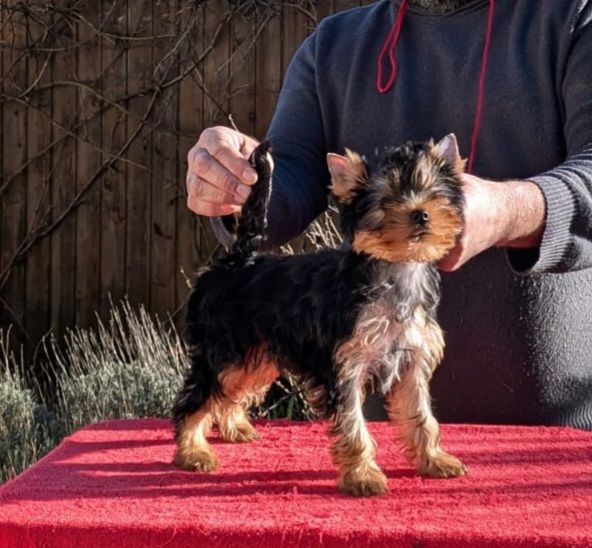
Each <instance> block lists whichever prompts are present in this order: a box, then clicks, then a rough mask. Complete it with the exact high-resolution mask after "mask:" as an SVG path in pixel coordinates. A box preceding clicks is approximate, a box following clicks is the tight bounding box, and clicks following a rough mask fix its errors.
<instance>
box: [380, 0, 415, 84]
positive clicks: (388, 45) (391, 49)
mask: <svg viewBox="0 0 592 548" xmlns="http://www.w3.org/2000/svg"><path fill="white" fill-rule="evenodd" d="M408 3H409V0H402V2H401V5H400V6H399V10H398V11H397V18H396V19H395V22H394V24H393V28H392V29H391V31H390V32H389V34H388V36H387V37H386V40H385V42H384V45H383V46H382V49H381V50H380V54H379V55H378V74H377V76H376V89H377V90H378V92H379V93H386V92H387V91H389V90H390V89H391V88H392V87H393V84H394V83H395V80H396V79H397V61H396V60H395V48H396V47H397V42H398V41H399V36H400V35H401V29H402V28H403V20H404V19H405V12H406V11H407V4H408ZM387 51H388V56H389V62H390V65H391V75H390V76H389V79H388V81H387V83H386V84H384V85H383V84H382V64H383V62H384V56H385V55H386V52H387Z"/></svg>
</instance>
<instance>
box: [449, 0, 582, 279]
mask: <svg viewBox="0 0 592 548" xmlns="http://www.w3.org/2000/svg"><path fill="white" fill-rule="evenodd" d="M574 26H575V29H576V30H575V31H574V34H573V41H572V44H571V47H570V48H569V54H568V56H567V58H566V62H565V71H564V78H563V83H562V95H563V106H564V108H565V139H566V147H567V159H566V161H565V162H564V163H562V164H561V165H559V166H557V167H556V168H554V169H552V170H550V171H548V172H546V173H543V174H541V175H537V176H534V177H531V178H529V181H509V182H504V183H495V182H492V181H485V180H483V179H478V178H476V177H471V176H465V180H466V181H467V186H466V198H467V200H466V201H467V219H466V226H465V231H464V234H463V236H462V237H461V238H460V239H459V242H458V245H457V246H456V247H455V248H454V249H453V251H452V252H451V254H450V255H449V256H448V257H446V258H445V259H444V260H443V261H442V263H441V264H440V265H439V266H440V268H441V269H442V270H447V271H450V270H456V269H457V268H459V267H460V266H461V265H462V264H464V263H465V262H466V261H468V260H469V259H470V258H471V257H473V256H475V255H477V254H478V253H480V252H481V251H483V250H485V249H487V248H489V247H492V246H502V247H506V248H508V249H507V253H508V259H509V262H510V265H511V266H512V268H513V269H514V270H515V271H517V272H521V273H537V272H566V271H570V270H581V269H584V268H590V267H592V62H590V53H591V52H592V2H587V3H585V7H584V8H583V10H582V11H581V12H580V13H579V14H578V20H577V21H575V24H574Z"/></svg>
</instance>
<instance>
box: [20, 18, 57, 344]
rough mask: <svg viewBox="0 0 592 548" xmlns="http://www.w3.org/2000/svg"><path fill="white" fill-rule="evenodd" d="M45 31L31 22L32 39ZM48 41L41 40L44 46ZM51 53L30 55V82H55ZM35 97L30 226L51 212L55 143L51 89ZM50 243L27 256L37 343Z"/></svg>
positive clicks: (44, 315)
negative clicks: (51, 149) (53, 146)
mask: <svg viewBox="0 0 592 548" xmlns="http://www.w3.org/2000/svg"><path fill="white" fill-rule="evenodd" d="M44 31H45V27H43V26H41V25H39V24H38V23H37V22H36V21H35V20H33V21H30V22H29V37H30V40H33V41H34V42H39V41H40V40H42V37H43V35H44ZM44 45H45V44H44V43H40V46H41V47H43V46H44ZM40 49H41V48H40ZM51 57H52V53H51V52H43V53H41V52H40V53H36V54H33V55H31V56H30V57H29V74H28V82H34V81H36V80H37V81H38V82H39V84H40V85H42V86H46V85H48V84H50V83H51V81H52V79H53V78H52V74H51ZM31 101H32V104H33V106H34V108H29V109H28V111H27V156H28V161H29V162H30V164H29V166H28V169H27V171H26V174H27V200H26V207H27V227H29V229H30V228H31V227H34V226H39V225H40V224H41V223H42V222H43V220H44V219H47V218H48V216H49V215H50V199H49V198H50V195H51V151H47V152H46V153H44V149H46V148H47V146H48V145H50V144H51V143H52V125H51V120H50V118H51V107H52V104H51V90H50V89H46V90H44V91H41V92H35V93H34V95H33V97H32V99H31ZM35 158H36V159H35ZM49 243H50V242H49V239H48V238H44V239H42V240H41V241H39V242H38V243H37V244H36V245H35V246H33V247H32V248H31V251H30V252H29V254H28V256H27V259H26V281H25V284H26V308H25V326H26V329H27V333H28V335H29V338H30V340H31V341H32V342H33V344H36V343H37V342H38V341H40V340H41V338H42V337H43V336H44V335H45V334H46V330H47V329H48V326H49V302H50V247H49Z"/></svg>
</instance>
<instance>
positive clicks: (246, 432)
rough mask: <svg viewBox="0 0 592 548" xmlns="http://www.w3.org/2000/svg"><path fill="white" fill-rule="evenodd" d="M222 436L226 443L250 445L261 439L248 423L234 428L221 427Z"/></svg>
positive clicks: (236, 425)
mask: <svg viewBox="0 0 592 548" xmlns="http://www.w3.org/2000/svg"><path fill="white" fill-rule="evenodd" d="M220 435H221V436H222V438H223V439H224V440H225V441H228V442H230V443H248V442H251V441H256V440H258V439H260V437H261V436H260V435H259V432H257V430H256V429H255V427H254V426H253V425H252V424H250V423H248V422H243V423H239V424H235V425H233V426H232V428H230V427H225V428H222V427H220Z"/></svg>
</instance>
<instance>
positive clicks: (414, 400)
mask: <svg viewBox="0 0 592 548" xmlns="http://www.w3.org/2000/svg"><path fill="white" fill-rule="evenodd" d="M422 331H423V340H424V341H425V344H424V345H423V347H421V348H418V349H416V350H415V352H414V360H413V363H412V364H411V365H410V366H409V368H408V369H407V370H406V371H405V373H404V374H403V376H402V378H401V381H400V382H399V383H398V384H397V385H396V386H395V388H394V389H393V391H392V392H391V394H390V395H389V397H388V399H387V410H388V413H389V417H390V418H391V420H392V421H393V422H394V423H396V424H397V425H398V426H399V428H400V433H401V439H402V441H403V443H404V444H405V448H406V453H407V456H408V458H409V460H410V461H411V462H412V463H413V464H414V465H415V466H416V467H417V470H418V472H419V473H420V474H421V475H427V476H433V477H445V478H447V477H457V476H463V475H464V474H466V472H467V469H466V467H465V466H464V465H463V464H462V462H460V461H459V460H458V459H457V458H456V457H454V456H452V455H449V454H448V453H446V452H445V451H443V450H442V449H441V447H440V427H439V425H438V421H436V419H435V417H434V415H433V413H432V407H431V400H430V392H429V380H430V378H431V375H432V373H433V371H434V369H435V368H436V366H437V364H438V362H439V360H440V358H441V356H442V351H443V344H444V343H443V338H442V332H441V330H440V328H439V327H438V325H436V324H435V323H428V324H427V325H426V326H425V327H424V328H423V330H422Z"/></svg>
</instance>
